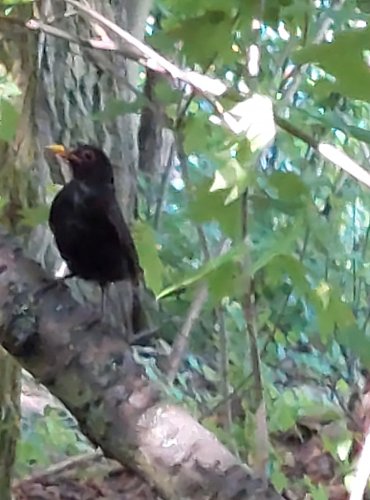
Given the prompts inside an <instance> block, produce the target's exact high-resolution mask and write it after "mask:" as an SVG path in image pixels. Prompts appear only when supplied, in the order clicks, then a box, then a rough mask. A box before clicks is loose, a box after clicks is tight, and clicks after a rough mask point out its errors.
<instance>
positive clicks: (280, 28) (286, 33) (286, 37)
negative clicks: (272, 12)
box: [277, 22, 290, 41]
mask: <svg viewBox="0 0 370 500" xmlns="http://www.w3.org/2000/svg"><path fill="white" fill-rule="evenodd" d="M277 31H278V33H279V36H280V38H281V39H282V40H284V41H288V40H289V39H290V33H289V31H287V29H286V28H285V24H284V23H282V22H280V23H279V26H278V29H277Z"/></svg>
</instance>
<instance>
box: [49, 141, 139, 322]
mask: <svg viewBox="0 0 370 500" xmlns="http://www.w3.org/2000/svg"><path fill="white" fill-rule="evenodd" d="M47 149H48V150H49V151H51V152H52V153H54V154H55V155H57V156H59V157H61V158H63V159H64V160H66V161H67V162H68V163H69V165H70V167H71V171H72V180H71V181H70V182H68V183H67V184H66V185H65V186H64V187H63V188H62V189H61V191H59V193H58V194H57V195H56V197H55V198H54V201H53V202H52V205H51V209H50V215H49V226H50V229H51V231H52V232H53V234H54V237H55V242H56V245H57V247H58V250H59V252H60V254H61V256H62V257H63V259H64V260H65V261H66V263H67V266H68V268H69V270H70V275H68V277H71V276H76V277H78V278H82V279H84V280H88V281H94V282H97V283H98V284H99V285H100V287H101V290H102V314H104V291H105V288H106V287H107V286H108V285H109V284H110V283H112V282H116V281H120V280H130V281H131V282H132V284H133V285H134V286H135V287H136V286H138V284H139V279H140V277H141V275H142V270H141V268H140V265H139V259H138V255H137V252H136V248H135V244H134V242H133V239H132V237H131V234H130V231H129V228H128V226H127V224H126V222H125V220H124V218H123V215H122V212H121V210H120V207H119V205H118V201H117V198H116V194H115V187H114V178H113V168H112V164H111V162H110V161H109V159H108V157H107V156H106V155H105V153H103V151H101V150H100V149H98V148H97V147H95V146H90V145H86V144H85V145H79V146H78V147H76V148H75V149H71V150H69V149H66V148H65V147H64V146H62V145H58V144H54V145H51V146H48V147H47Z"/></svg>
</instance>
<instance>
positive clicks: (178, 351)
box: [167, 283, 208, 383]
mask: <svg viewBox="0 0 370 500" xmlns="http://www.w3.org/2000/svg"><path fill="white" fill-rule="evenodd" d="M207 297H208V284H207V283H202V284H201V285H200V286H199V287H198V290H197V292H196V293H195V295H194V299H193V301H192V303H191V305H190V307H189V310H188V313H187V315H186V317H185V321H184V323H183V325H182V328H181V330H180V332H179V334H178V335H177V337H176V339H175V342H174V344H173V347H172V351H171V354H170V356H169V358H168V364H167V366H168V371H167V379H168V380H169V382H170V383H172V382H173V381H174V379H175V377H176V374H177V372H178V370H179V367H180V363H181V360H182V358H183V355H184V352H185V350H186V347H187V345H188V340H189V336H190V332H191V330H192V328H193V325H194V323H195V321H196V320H197V319H198V318H199V315H200V312H201V310H202V308H203V305H204V303H205V301H206V300H207Z"/></svg>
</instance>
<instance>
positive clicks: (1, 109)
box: [0, 99, 19, 142]
mask: <svg viewBox="0 0 370 500" xmlns="http://www.w3.org/2000/svg"><path fill="white" fill-rule="evenodd" d="M18 122H19V113H18V112H17V110H16V109H15V107H14V106H13V104H12V103H11V102H10V101H8V100H7V99H0V139H2V140H3V141H5V142H10V141H11V140H12V139H13V138H14V136H15V133H16V131H17V126H18Z"/></svg>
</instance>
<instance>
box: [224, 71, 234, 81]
mask: <svg viewBox="0 0 370 500" xmlns="http://www.w3.org/2000/svg"><path fill="white" fill-rule="evenodd" d="M225 77H226V80H229V82H232V81H233V80H234V73H233V71H226V74H225Z"/></svg>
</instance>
